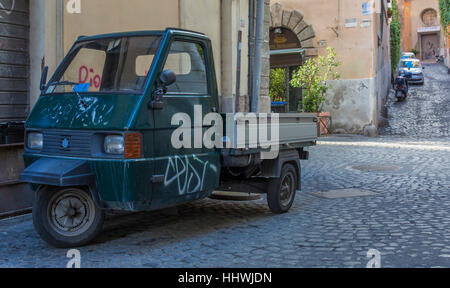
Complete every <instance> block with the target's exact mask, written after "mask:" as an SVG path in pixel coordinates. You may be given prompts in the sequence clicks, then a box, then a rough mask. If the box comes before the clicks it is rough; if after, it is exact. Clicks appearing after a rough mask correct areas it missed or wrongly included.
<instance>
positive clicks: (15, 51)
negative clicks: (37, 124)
mask: <svg viewBox="0 0 450 288" xmlns="http://www.w3.org/2000/svg"><path fill="white" fill-rule="evenodd" d="M28 43H29V3H28V0H1V1H0V122H8V121H9V120H24V119H26V117H27V116H28V77H29V75H28V74H29V71H28V70H29V56H28V51H29V49H28Z"/></svg>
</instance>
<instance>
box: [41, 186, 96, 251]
mask: <svg viewBox="0 0 450 288" xmlns="http://www.w3.org/2000/svg"><path fill="white" fill-rule="evenodd" d="M103 221H104V213H103V211H102V210H100V209H99V208H98V207H97V206H96V205H95V203H94V201H93V199H92V196H91V195H90V193H88V192H87V191H86V190H84V189H79V188H50V187H45V188H43V189H40V190H39V191H38V193H37V197H36V201H35V203H34V207H33V223H34V226H35V228H36V231H37V232H38V233H39V235H40V236H41V237H42V239H43V240H44V241H46V242H47V243H49V244H50V245H52V246H54V247H57V248H72V247H80V246H83V245H86V244H88V243H89V242H90V241H92V240H93V239H94V238H95V237H96V236H97V235H98V234H99V233H100V232H101V229H102V226H103Z"/></svg>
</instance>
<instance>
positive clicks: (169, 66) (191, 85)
mask: <svg viewBox="0 0 450 288" xmlns="http://www.w3.org/2000/svg"><path fill="white" fill-rule="evenodd" d="M165 70H172V71H173V72H174V73H175V74H176V76H177V81H176V82H175V83H174V84H172V85H170V86H169V87H167V88H168V91H167V94H198V95H207V94H208V79H207V76H206V61H205V53H204V49H203V47H202V45H200V44H197V43H193V42H185V41H174V42H173V43H172V45H171V47H170V50H169V55H168V56H167V59H166V63H165V65H164V71H165Z"/></svg>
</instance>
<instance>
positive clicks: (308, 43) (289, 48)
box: [270, 3, 317, 113]
mask: <svg viewBox="0 0 450 288" xmlns="http://www.w3.org/2000/svg"><path fill="white" fill-rule="evenodd" d="M270 23H271V28H270V72H271V73H270V76H271V77H270V94H271V95H270V96H271V98H272V111H274V112H278V113H288V112H297V111H298V109H299V104H300V103H301V99H302V91H301V89H298V88H292V87H290V85H289V82H290V80H291V79H292V75H293V73H294V72H295V71H296V70H297V69H298V68H299V66H301V65H302V64H303V62H304V61H305V57H314V56H315V55H317V54H316V51H314V50H315V45H314V43H315V42H314V38H315V32H314V29H313V28H312V26H311V25H309V24H308V23H307V22H306V21H305V19H304V17H303V14H302V13H300V12H299V11H297V10H295V9H294V10H291V9H288V10H286V9H284V8H283V6H282V5H281V4H280V3H274V4H272V5H271V7H270ZM305 55H306V56H305Z"/></svg>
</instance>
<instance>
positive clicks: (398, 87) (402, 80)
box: [394, 71, 411, 102]
mask: <svg viewBox="0 0 450 288" xmlns="http://www.w3.org/2000/svg"><path fill="white" fill-rule="evenodd" d="M410 77H411V73H408V72H406V71H401V72H400V73H399V75H398V76H397V78H395V82H394V90H395V97H396V98H397V100H398V101H399V102H401V101H405V99H406V98H407V97H408V90H409V85H408V78H410Z"/></svg>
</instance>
